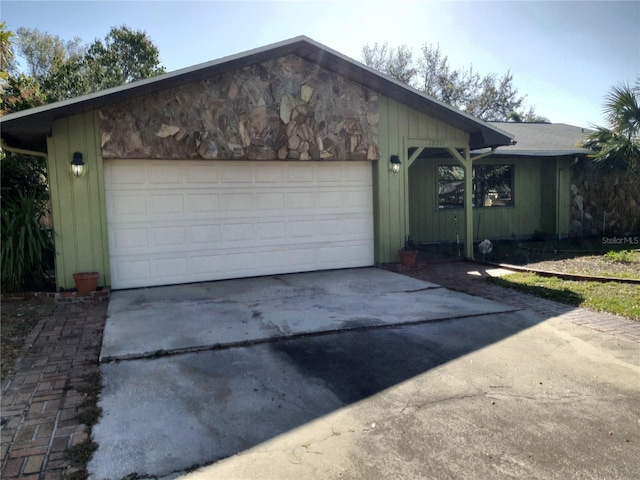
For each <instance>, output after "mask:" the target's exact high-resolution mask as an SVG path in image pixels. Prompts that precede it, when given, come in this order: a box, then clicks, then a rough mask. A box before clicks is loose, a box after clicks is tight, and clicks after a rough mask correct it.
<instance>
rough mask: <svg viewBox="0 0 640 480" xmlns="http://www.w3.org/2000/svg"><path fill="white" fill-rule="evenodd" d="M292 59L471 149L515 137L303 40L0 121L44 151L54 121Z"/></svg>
mask: <svg viewBox="0 0 640 480" xmlns="http://www.w3.org/2000/svg"><path fill="white" fill-rule="evenodd" d="M289 54H295V55H298V56H299V57H301V58H303V59H305V60H308V61H310V62H313V63H316V64H318V65H319V66H321V67H322V68H325V69H327V70H330V71H332V72H335V73H337V74H339V75H342V76H344V77H345V78H348V79H350V80H352V81H355V82H358V83H360V84H361V85H364V86H365V87H368V88H370V89H372V90H374V91H376V92H378V93H380V94H382V95H384V96H386V97H389V98H391V99H394V100H396V101H398V102H400V103H403V104H406V105H409V106H410V107H411V108H413V109H415V110H417V111H419V112H422V113H424V114H426V115H429V116H430V117H432V118H435V119H437V120H440V121H442V122H444V123H447V124H449V125H451V126H453V127H456V128H458V129H460V130H462V131H464V132H467V133H468V134H469V137H470V143H471V148H474V149H477V148H485V147H494V146H500V145H509V144H511V143H512V138H511V135H509V134H508V133H506V132H504V131H502V130H500V129H499V128H498V127H497V126H494V125H491V124H489V123H486V122H483V121H482V120H479V119H477V118H475V117H472V116H471V115H469V114H467V113H464V112H462V111H460V110H457V109H455V108H453V107H451V106H449V105H447V104H445V103H443V102H440V101H438V100H436V99H435V98H433V97H430V96H428V95H425V94H423V93H421V92H419V91H418V90H415V89H413V88H411V87H408V86H407V85H405V84H403V83H400V82H398V81H396V80H394V79H392V78H391V77H388V76H386V75H383V74H381V73H380V72H378V71H376V70H373V69H372V68H370V67H367V66H365V65H363V64H361V63H359V62H356V61H355V60H352V59H351V58H349V57H346V56H344V55H342V54H341V53H339V52H336V51H335V50H331V49H330V48H328V47H326V46H324V45H322V44H320V43H317V42H315V41H313V40H311V39H310V38H307V37H305V36H299V37H295V38H292V39H290V40H285V41H282V42H279V43H275V44H272V45H267V46H265V47H261V48H257V49H254V50H250V51H248V52H244V53H239V54H236V55H231V56H228V57H224V58H221V59H218V60H213V61H211V62H207V63H202V64H200V65H195V66H192V67H188V68H184V69H181V70H176V71H174V72H169V73H166V74H163V75H159V76H156V77H153V78H148V79H145V80H140V81H137V82H133V83H129V84H126V85H122V86H119V87H115V88H110V89H107V90H102V91H99V92H95V93H91V94H88V95H84V96H81V97H77V98H72V99H69V100H63V101H61V102H56V103H52V104H49V105H43V106H41V107H36V108H31V109H29V110H24V111H21V112H16V113H12V114H9V115H6V116H4V117H2V118H0V127H1V129H2V137H3V140H5V141H6V142H7V143H8V144H9V145H10V146H12V147H14V148H27V149H31V150H37V151H44V150H45V149H46V136H47V135H48V134H49V133H50V132H51V128H52V125H53V122H54V121H55V120H56V119H59V118H63V117H68V116H71V115H76V114H79V113H83V112H87V111H90V110H95V109H98V108H102V107H104V106H107V105H111V104H114V103H117V102H121V101H123V100H126V99H129V98H131V97H133V96H139V95H144V94H148V93H151V92H155V91H157V90H159V89H166V88H172V87H176V86H179V85H182V84H185V83H191V82H194V81H197V80H200V79H202V78H204V77H208V76H211V75H215V74H219V73H223V72H227V71H231V70H236V69H239V68H243V67H246V66H249V65H253V64H255V63H259V62H263V61H266V60H270V59H272V58H277V57H281V56H284V55H289Z"/></svg>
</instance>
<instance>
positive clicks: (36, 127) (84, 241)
mask: <svg viewBox="0 0 640 480" xmlns="http://www.w3.org/2000/svg"><path fill="white" fill-rule="evenodd" d="M0 123H1V126H2V130H1V132H2V141H3V145H2V148H3V149H5V150H7V151H13V152H17V153H26V154H28V155H39V156H42V157H46V158H47V169H48V176H49V184H50V191H51V205H52V219H53V230H54V235H55V247H56V283H57V286H58V288H59V289H72V288H73V287H74V281H73V274H74V273H75V272H88V271H97V272H99V273H100V283H99V286H104V287H112V288H114V289H125V288H136V287H147V286H155V285H168V284H178V283H190V282H200V281H210V280H218V279H229V278H240V277H249V276H259V275H272V274H282V273H294V272H304V271H312V270H324V269H335V268H351V267H364V266H371V265H375V264H378V263H385V262H392V261H395V260H397V251H398V249H399V248H400V247H402V245H403V242H404V240H405V238H406V236H407V235H410V234H412V233H413V232H412V230H411V223H412V218H411V216H410V209H409V204H410V195H409V193H410V191H411V190H410V187H409V185H410V183H409V174H410V170H409V167H410V166H411V164H412V163H413V162H414V161H416V158H417V157H418V156H419V155H420V152H422V151H423V150H424V149H430V148H436V147H437V148H439V149H441V150H444V151H447V152H449V153H450V154H451V155H452V156H453V158H455V159H456V161H458V162H459V163H460V164H462V165H464V166H465V171H470V169H471V163H472V161H473V160H474V159H472V158H471V157H470V151H471V150H474V149H483V148H491V149H493V148H495V147H498V146H500V145H508V144H510V143H511V138H510V137H509V136H508V135H506V134H505V133H504V132H503V131H501V130H499V129H496V128H494V127H492V126H490V125H489V124H487V123H485V122H482V121H480V120H478V119H475V118H473V117H471V116H469V115H467V114H465V113H463V112H460V111H458V110H455V109H453V108H451V107H450V106H448V105H445V104H443V103H441V102H439V101H437V100H435V99H433V98H431V97H428V96H426V95H423V94H421V93H419V92H417V91H416V90H413V89H411V88H409V87H407V86H406V85H404V84H401V83H399V82H397V81H395V80H393V79H391V78H389V77H386V76H384V75H382V74H380V73H378V72H376V71H374V70H372V69H370V68H368V67H365V66H364V65H362V64H360V63H358V62H356V61H354V60H352V59H350V58H348V57H345V56H343V55H341V54H340V53H338V52H335V51H333V50H330V49H328V48H327V47H325V46H323V45H320V44H318V43H316V42H314V41H312V40H310V39H308V38H306V37H298V38H294V39H291V40H286V41H283V42H280V43H278V44H274V45H270V46H266V47H262V48H257V49H255V50H252V51H250V52H245V53H242V54H238V55H233V56H230V57H226V58H223V59H219V60H214V61H211V62H208V63H205V64H202V65H196V66H194V67H189V68H186V69H183V70H179V71H176V72H170V73H167V74H164V75H160V76H158V77H154V78H149V79H146V80H142V81H139V82H134V83H131V84H127V85H122V86H120V87H117V88H113V89H109V90H105V91H101V92H96V93H93V94H90V95H86V96H83V97H79V98H75V99H70V100H66V101H63V102H58V103H54V104H50V105H44V106H42V107H38V108H34V109H30V110H26V111H22V112H17V113H13V114H10V115H6V116H5V117H2V118H0ZM72 161H73V162H75V163H76V166H77V162H78V161H81V162H82V163H84V173H80V172H79V170H78V169H72V168H70V167H71V165H70V163H71V162H72ZM392 162H393V165H392ZM398 162H400V163H398ZM78 173H80V175H78ZM467 203H469V202H467ZM414 223H415V222H414ZM465 229H466V231H467V232H470V231H472V223H471V216H470V215H469V220H468V221H467V222H465ZM470 236H471V235H469V237H470ZM472 254H473V252H472V250H469V251H468V252H467V255H468V256H470V255H472Z"/></svg>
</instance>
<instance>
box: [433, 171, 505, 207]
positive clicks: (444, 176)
mask: <svg viewBox="0 0 640 480" xmlns="http://www.w3.org/2000/svg"><path fill="white" fill-rule="evenodd" d="M472 199H473V206H474V207H505V206H512V205H513V166H512V165H474V166H473V195H472ZM463 206H464V169H463V168H462V167H461V166H458V165H439V166H438V208H440V209H442V208H462V207H463Z"/></svg>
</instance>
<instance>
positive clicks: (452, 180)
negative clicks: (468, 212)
mask: <svg viewBox="0 0 640 480" xmlns="http://www.w3.org/2000/svg"><path fill="white" fill-rule="evenodd" d="M463 205H464V170H463V168H462V167H460V166H457V165H440V166H438V208H461V207H462V206H463Z"/></svg>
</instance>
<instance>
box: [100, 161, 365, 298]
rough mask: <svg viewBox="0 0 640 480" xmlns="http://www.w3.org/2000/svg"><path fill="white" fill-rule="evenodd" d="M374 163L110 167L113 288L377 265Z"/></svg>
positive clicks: (155, 163)
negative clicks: (372, 167) (374, 233)
mask: <svg viewBox="0 0 640 480" xmlns="http://www.w3.org/2000/svg"><path fill="white" fill-rule="evenodd" d="M371 172H372V169H371V164H370V162H323V163H320V162H233V161H231V162H202V161H193V160H192V161H178V162H168V161H157V160H156V161H149V160H109V161H106V162H105V190H106V199H107V230H108V232H109V258H110V262H111V285H112V287H113V288H131V287H145V286H151V285H166V284H174V283H189V282H199V281H207V280H220V279H226V278H237V277H249V276H258V275H271V274H279V273H293V272H304V271H311V270H325V269H332V268H347V267H363V266H371V265H373V195H372V191H373V190H372V178H371V177H372V175H371Z"/></svg>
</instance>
